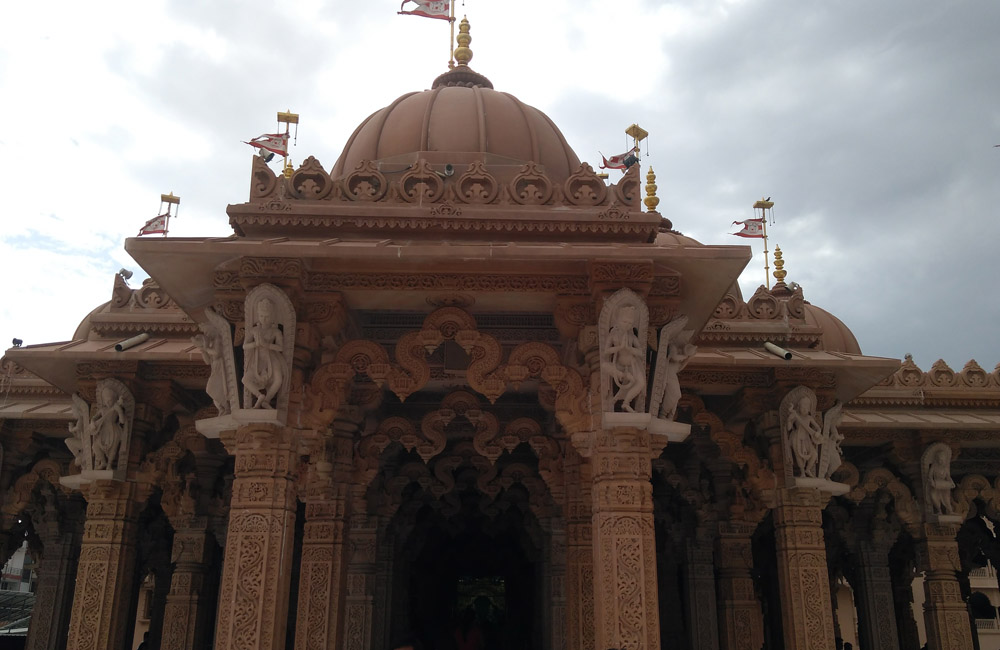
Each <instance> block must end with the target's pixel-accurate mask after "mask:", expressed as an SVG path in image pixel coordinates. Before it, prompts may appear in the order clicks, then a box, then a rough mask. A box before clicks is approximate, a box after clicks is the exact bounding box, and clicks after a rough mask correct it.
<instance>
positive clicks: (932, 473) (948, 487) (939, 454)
mask: <svg viewBox="0 0 1000 650" xmlns="http://www.w3.org/2000/svg"><path fill="white" fill-rule="evenodd" d="M920 469H921V470H922V474H923V480H924V503H925V505H924V507H925V508H926V510H927V514H930V515H953V514H955V506H954V505H953V504H952V502H951V491H952V489H954V487H955V481H953V480H952V478H951V447H949V446H948V445H947V444H945V443H943V442H935V443H934V444H932V445H931V446H930V447H928V448H927V450H926V451H925V452H924V455H923V457H922V458H921V460H920Z"/></svg>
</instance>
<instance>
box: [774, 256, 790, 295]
mask: <svg viewBox="0 0 1000 650" xmlns="http://www.w3.org/2000/svg"><path fill="white" fill-rule="evenodd" d="M786 275H788V271H786V270H785V260H783V259H781V246H775V247H774V279H775V280H777V282H775V283H774V288H775V289H785V288H786V286H785V276H786Z"/></svg>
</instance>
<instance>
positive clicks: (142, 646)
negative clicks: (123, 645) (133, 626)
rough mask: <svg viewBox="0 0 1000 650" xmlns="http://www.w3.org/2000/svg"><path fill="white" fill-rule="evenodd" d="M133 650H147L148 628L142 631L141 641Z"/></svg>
mask: <svg viewBox="0 0 1000 650" xmlns="http://www.w3.org/2000/svg"><path fill="white" fill-rule="evenodd" d="M135 650H149V630H146V631H145V632H143V633H142V641H141V642H140V643H139V646H138V647H137V648H136V649H135Z"/></svg>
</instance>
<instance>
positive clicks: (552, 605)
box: [542, 522, 567, 650]
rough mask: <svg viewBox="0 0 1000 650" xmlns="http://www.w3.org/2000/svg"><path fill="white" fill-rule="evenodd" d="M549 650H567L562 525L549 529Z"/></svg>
mask: <svg viewBox="0 0 1000 650" xmlns="http://www.w3.org/2000/svg"><path fill="white" fill-rule="evenodd" d="M544 577H545V594H544V596H545V597H544V599H543V601H542V602H543V603H544V605H543V610H544V611H545V612H546V613H547V615H548V620H547V621H546V626H545V631H546V634H545V636H546V647H549V648H552V650H565V648H566V647H567V646H566V528H565V527H564V526H563V525H561V522H559V523H556V522H553V524H551V525H550V526H549V547H548V549H546V553H545V576H544Z"/></svg>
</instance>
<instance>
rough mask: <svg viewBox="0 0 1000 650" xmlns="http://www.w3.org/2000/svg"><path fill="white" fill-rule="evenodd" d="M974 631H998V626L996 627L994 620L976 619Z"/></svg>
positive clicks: (999, 628) (999, 626) (999, 627)
mask: <svg viewBox="0 0 1000 650" xmlns="http://www.w3.org/2000/svg"><path fill="white" fill-rule="evenodd" d="M976 629H977V630H1000V625H997V620H996V619H995V618H977V619H976Z"/></svg>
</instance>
